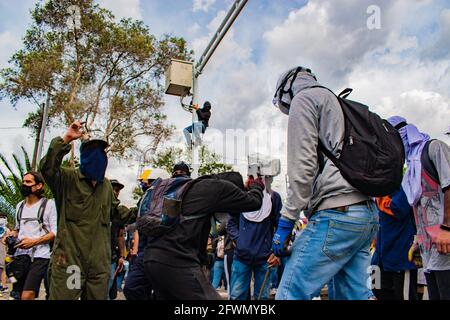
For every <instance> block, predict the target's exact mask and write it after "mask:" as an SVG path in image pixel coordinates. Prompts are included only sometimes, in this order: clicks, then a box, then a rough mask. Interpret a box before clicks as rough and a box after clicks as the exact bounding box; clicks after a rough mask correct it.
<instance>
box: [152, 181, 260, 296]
mask: <svg viewBox="0 0 450 320" xmlns="http://www.w3.org/2000/svg"><path fill="white" fill-rule="evenodd" d="M262 186H263V182H262V181H260V180H259V181H257V180H255V182H254V183H253V184H251V185H250V186H249V191H248V192H247V191H244V183H243V179H242V176H241V174H240V173H238V172H228V173H222V174H218V175H212V176H203V177H200V178H198V179H197V181H196V182H195V183H194V184H193V185H192V186H191V187H190V188H189V189H188V190H187V191H186V194H185V195H184V197H183V201H182V205H181V213H182V215H183V216H186V217H187V216H190V215H197V214H199V213H207V215H206V216H204V217H201V218H197V219H191V220H185V221H183V222H181V223H179V224H178V225H177V226H176V227H175V228H174V229H173V230H171V231H170V232H167V233H165V234H164V235H162V236H160V237H158V238H157V239H156V241H149V242H148V244H147V247H146V249H145V254H144V261H145V272H146V275H147V277H148V278H149V280H150V282H151V283H152V285H153V288H154V290H155V293H156V297H157V299H162V300H214V299H217V300H218V299H221V297H220V295H219V294H218V293H217V291H216V290H215V289H214V288H213V287H212V285H211V283H210V281H209V280H210V279H208V278H207V277H206V275H205V270H204V268H202V265H205V262H206V259H207V252H206V247H207V242H208V235H209V232H210V229H211V217H212V215H213V214H214V213H216V212H228V213H229V214H232V215H238V214H239V213H240V212H243V211H244V212H245V211H250V210H257V209H259V208H260V207H261V204H262V197H263V194H262V190H263V187H262Z"/></svg>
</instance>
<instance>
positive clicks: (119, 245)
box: [108, 179, 129, 298]
mask: <svg viewBox="0 0 450 320" xmlns="http://www.w3.org/2000/svg"><path fill="white" fill-rule="evenodd" d="M110 182H111V186H112V188H113V192H114V196H115V198H116V200H117V201H119V202H120V200H119V195H120V191H121V190H122V189H123V188H124V187H125V186H124V185H123V184H121V183H120V182H119V181H118V180H116V179H111V180H110ZM115 210H124V211H126V210H129V209H128V208H127V207H125V206H122V205H119V206H117V209H115ZM118 214H119V215H120V213H118ZM125 259H126V257H125V225H124V224H123V223H120V222H119V223H117V222H116V221H112V223H111V275H110V278H109V285H108V290H109V291H108V292H109V293H110V294H109V297H110V298H111V296H113V295H116V293H112V292H111V289H112V288H115V289H116V290H117V288H118V282H117V278H118V275H119V274H120V273H121V272H122V270H123V269H124V264H125ZM114 281H115V283H114ZM116 290H114V291H116Z"/></svg>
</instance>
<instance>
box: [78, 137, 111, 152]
mask: <svg viewBox="0 0 450 320" xmlns="http://www.w3.org/2000/svg"><path fill="white" fill-rule="evenodd" d="M97 147H98V148H102V149H103V150H105V149H106V148H108V147H109V144H108V142H106V141H105V140H100V139H93V140H87V141H83V142H82V143H81V146H80V152H83V150H84V149H86V148H97Z"/></svg>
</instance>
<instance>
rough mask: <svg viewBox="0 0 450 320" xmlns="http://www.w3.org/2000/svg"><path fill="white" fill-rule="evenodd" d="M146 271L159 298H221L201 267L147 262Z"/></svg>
mask: <svg viewBox="0 0 450 320" xmlns="http://www.w3.org/2000/svg"><path fill="white" fill-rule="evenodd" d="M145 273H146V275H147V277H148V278H149V280H150V282H151V284H152V285H153V290H155V295H156V299H158V300H221V299H222V298H221V297H220V295H219V294H218V293H217V291H216V290H215V289H214V288H213V286H212V285H211V282H210V279H209V278H208V277H207V276H206V274H205V271H204V270H203V269H202V268H201V267H200V266H198V267H187V268H182V267H172V266H168V265H165V264H162V263H158V262H154V261H151V262H146V263H145Z"/></svg>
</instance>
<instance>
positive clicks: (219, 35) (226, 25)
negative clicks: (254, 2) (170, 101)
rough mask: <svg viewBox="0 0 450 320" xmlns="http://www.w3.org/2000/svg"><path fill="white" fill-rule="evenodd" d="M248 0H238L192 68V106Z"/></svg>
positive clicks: (194, 166)
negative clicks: (208, 67) (205, 71)
mask: <svg viewBox="0 0 450 320" xmlns="http://www.w3.org/2000/svg"><path fill="white" fill-rule="evenodd" d="M247 2H248V0H236V1H235V2H234V4H233V5H232V7H231V8H230V10H229V11H228V13H227V15H226V16H225V18H224V19H223V21H222V23H221V24H220V26H219V28H217V31H216V33H215V34H214V36H213V37H212V39H211V40H210V42H209V44H208V45H207V46H206V49H205V50H204V51H203V53H202V55H201V56H200V60H199V61H198V62H197V64H196V65H195V66H194V68H192V70H193V83H192V86H193V89H192V104H193V105H195V104H198V101H199V99H198V77H199V76H200V75H201V74H202V71H203V69H204V68H205V66H206V64H207V63H208V61H209V59H210V58H211V56H212V55H213V53H214V51H216V49H217V47H218V46H219V44H220V42H221V41H222V39H223V38H224V37H225V35H226V34H227V32H228V30H229V29H230V28H231V26H232V25H233V23H234V21H235V20H236V18H237V17H238V16H239V14H240V13H241V11H242V9H243V8H244V6H245V5H246V3H247ZM196 120H197V116H196V112H195V111H194V110H193V112H192V125H193V126H194V123H195V121H196ZM194 130H195V127H193V128H192V136H193V138H195V135H194ZM192 141H194V143H193V146H192V174H191V175H192V177H193V178H197V177H198V169H199V167H200V163H199V155H198V146H197V144H196V143H195V139H192Z"/></svg>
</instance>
